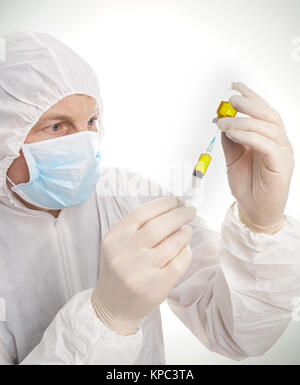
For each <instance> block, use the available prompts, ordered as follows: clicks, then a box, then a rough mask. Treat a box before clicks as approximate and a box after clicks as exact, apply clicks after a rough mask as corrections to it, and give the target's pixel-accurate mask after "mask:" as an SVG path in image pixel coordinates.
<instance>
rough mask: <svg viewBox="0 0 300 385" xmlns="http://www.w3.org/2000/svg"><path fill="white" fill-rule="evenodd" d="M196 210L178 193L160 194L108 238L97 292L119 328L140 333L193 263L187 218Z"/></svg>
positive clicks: (104, 313)
mask: <svg viewBox="0 0 300 385" xmlns="http://www.w3.org/2000/svg"><path fill="white" fill-rule="evenodd" d="M179 206H180V207H179ZM195 214H196V210H195V209H194V208H192V207H182V206H181V203H180V201H179V200H178V199H177V198H173V197H172V198H160V199H157V200H154V201H151V202H149V203H147V204H145V205H143V206H140V207H139V208H137V209H136V210H135V211H133V212H132V213H131V214H130V215H128V216H127V217H125V218H124V219H123V220H122V221H121V222H119V223H118V224H117V225H116V226H115V227H113V228H112V229H111V230H110V232H109V233H108V234H107V235H106V237H105V238H104V240H103V243H102V252H101V264H100V274H99V280H98V284H97V286H96V288H95V290H94V292H93V294H92V297H91V298H92V303H93V306H94V309H95V311H96V313H97V315H98V317H99V318H100V319H101V321H102V322H103V323H104V324H105V325H106V326H107V327H109V328H110V329H111V330H113V331H114V332H115V333H116V334H119V335H129V334H134V333H136V331H137V330H138V328H139V326H140V324H141V322H142V320H143V319H144V317H146V316H147V315H148V314H150V313H152V312H153V311H154V310H155V309H156V307H157V306H159V305H160V304H161V303H162V302H163V301H164V300H165V299H166V298H167V296H168V294H169V292H170V291H171V290H172V288H173V287H174V286H175V285H176V282H177V281H178V280H179V279H180V278H181V277H182V275H183V274H184V272H185V271H186V269H187V268H188V266H189V264H190V262H191V257H192V252H191V249H190V247H189V245H188V242H189V241H190V239H191V237H192V229H191V227H190V226H187V223H189V222H191V221H192V220H193V219H194V217H195Z"/></svg>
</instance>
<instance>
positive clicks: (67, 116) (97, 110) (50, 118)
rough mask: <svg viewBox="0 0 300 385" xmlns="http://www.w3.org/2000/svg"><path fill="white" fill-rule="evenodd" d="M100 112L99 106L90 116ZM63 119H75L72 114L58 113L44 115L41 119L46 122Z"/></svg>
mask: <svg viewBox="0 0 300 385" xmlns="http://www.w3.org/2000/svg"><path fill="white" fill-rule="evenodd" d="M98 113H99V108H98V107H97V108H96V109H95V111H94V112H93V113H92V114H91V115H90V116H93V115H96V114H98ZM63 119H70V120H73V117H72V116H70V115H65V114H58V115H50V116H45V117H42V118H41V119H40V120H41V121H43V122H46V121H52V120H63Z"/></svg>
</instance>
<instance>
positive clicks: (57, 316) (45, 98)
mask: <svg viewBox="0 0 300 385" xmlns="http://www.w3.org/2000/svg"><path fill="white" fill-rule="evenodd" d="M4 38H5V40H6V47H7V52H6V59H7V60H6V62H4V63H0V185H1V188H0V362H1V363H3V364H5V363H7V364H18V363H21V364H96V363H98V364H161V363H164V345H163V336H162V328H161V318H160V312H159V309H157V310H156V311H155V312H154V313H152V314H151V315H150V316H148V317H146V318H145V320H144V322H143V324H142V327H141V328H140V329H139V331H138V332H137V333H136V334H135V335H131V336H118V335H116V334H114V333H113V332H112V331H110V330H109V329H107V328H106V327H105V326H104V325H103V324H102V323H101V321H100V320H99V319H98V318H97V316H96V314H95V312H94V310H93V307H92V305H91V301H90V295H91V292H92V289H93V287H95V285H96V282H97V279H98V275H99V262H100V258H101V255H100V250H101V239H102V238H103V237H104V236H105V234H106V233H107V232H108V231H109V230H110V228H111V227H112V226H113V225H114V224H116V223H117V222H118V221H119V220H120V219H122V218H123V217H124V216H126V215H128V214H129V213H130V212H131V211H132V210H133V209H134V208H136V207H138V206H139V205H141V204H143V203H145V202H146V201H148V200H150V199H154V198H153V197H150V196H133V195H132V196H130V194H128V191H127V187H126V184H127V180H126V174H125V173H123V172H121V171H120V170H118V169H114V170H113V171H114V173H115V176H116V178H117V179H118V189H119V194H118V195H117V196H116V195H115V194H114V184H115V182H116V178H113V179H114V181H113V180H112V181H111V184H110V182H109V181H107V178H105V177H103V178H102V179H100V181H99V183H98V185H97V188H96V190H95V191H94V193H93V194H92V195H91V196H90V198H89V200H88V201H87V202H86V203H85V204H83V205H82V206H78V207H74V208H70V209H64V210H62V211H61V213H60V215H59V217H58V218H57V219H55V218H54V217H52V216H51V215H50V214H48V213H45V212H40V211H34V210H30V209H28V208H27V207H25V206H24V205H23V204H22V203H21V202H19V201H18V200H17V199H16V198H15V197H14V195H13V194H12V193H11V191H10V190H9V188H8V187H7V186H6V183H5V175H6V171H7V168H8V167H9V165H10V164H11V162H12V161H13V159H15V158H16V157H18V156H19V150H20V145H21V144H22V143H23V142H24V140H25V137H26V135H27V134H28V132H29V130H30V129H31V128H32V127H33V125H34V124H35V123H36V122H37V121H38V120H39V118H40V116H41V115H42V114H43V113H44V112H45V111H46V110H48V109H49V108H50V107H52V106H53V105H54V104H55V103H57V102H58V101H59V100H61V99H62V98H64V97H65V96H67V95H71V94H77V93H82V94H87V95H90V96H93V97H95V98H96V99H97V101H98V103H99V107H100V111H102V109H101V106H102V104H101V100H100V96H99V90H98V83H97V79H96V76H95V75H94V73H93V72H92V70H91V69H90V67H89V66H88V65H87V64H86V63H85V62H84V61H83V60H82V59H81V58H79V57H78V56H77V55H76V54H75V53H74V52H73V51H71V50H70V49H69V48H68V47H66V46H65V45H63V44H62V43H61V42H59V41H57V40H56V39H54V38H53V37H50V36H48V35H46V34H42V33H32V32H28V31H23V32H16V33H11V34H8V35H6V36H4ZM101 117H102V116H100V121H101V120H102V119H101ZM103 173H106V170H104V171H103ZM129 179H130V181H133V183H134V184H138V183H139V182H141V183H144V184H145V183H149V184H150V183H151V182H148V181H145V180H143V179H142V178H141V177H139V176H137V175H134V174H130V176H129ZM120 190H122V191H120ZM152 191H154V190H152ZM160 194H161V195H163V194H164V192H163V191H161V192H160ZM192 227H193V230H194V234H193V238H192V241H191V247H192V250H193V260H192V263H191V265H190V267H189V268H188V270H187V272H186V273H185V274H184V276H183V277H182V278H181V280H180V281H179V282H178V283H177V285H176V287H175V288H174V289H173V290H172V291H171V293H170V295H169V298H168V303H169V305H170V307H171V309H172V310H173V312H174V313H175V314H176V315H177V316H178V317H179V318H180V319H181V320H182V322H184V323H185V324H186V326H187V327H188V328H189V329H190V330H191V331H192V332H193V333H194V335H195V336H196V337H197V338H198V339H199V340H200V341H201V342H202V343H203V344H204V345H205V346H207V347H208V348H209V349H211V350H213V351H215V352H218V353H220V354H223V355H226V356H228V357H232V358H234V359H243V358H246V357H248V356H255V355H261V354H263V353H264V352H265V351H266V350H267V349H269V348H270V347H271V346H272V345H273V344H274V343H275V342H276V340H277V339H278V338H279V337H280V335H281V334H282V333H283V331H284V330H285V329H286V327H287V325H288V324H289V322H290V320H291V315H292V310H293V309H292V308H293V306H292V300H293V299H294V298H295V297H299V296H300V254H299V251H300V226H299V225H298V223H297V222H296V221H294V220H293V219H291V218H286V224H285V227H284V228H283V229H282V230H281V231H280V232H278V233H276V234H275V235H264V234H253V233H251V231H250V230H249V229H247V228H246V227H245V226H244V225H243V224H241V223H240V221H239V219H238V217H237V216H236V215H235V213H234V212H233V210H232V208H229V210H228V212H227V215H226V218H225V221H224V224H223V228H222V234H221V235H219V234H217V233H215V232H214V231H211V230H209V229H208V228H207V226H206V225H205V223H204V222H203V221H202V220H200V219H199V218H197V219H196V220H195V221H194V222H193V224H192ZM174 338H175V336H174Z"/></svg>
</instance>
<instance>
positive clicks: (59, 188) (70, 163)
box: [7, 131, 100, 209]
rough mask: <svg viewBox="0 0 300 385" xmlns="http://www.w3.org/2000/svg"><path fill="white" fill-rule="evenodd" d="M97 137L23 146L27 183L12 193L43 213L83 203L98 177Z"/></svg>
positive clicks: (87, 133) (90, 135)
mask: <svg viewBox="0 0 300 385" xmlns="http://www.w3.org/2000/svg"><path fill="white" fill-rule="evenodd" d="M98 144H99V134H98V133H96V132H92V131H84V132H80V133H77V134H72V135H66V136H62V137H59V138H55V139H50V140H45V141H42V142H37V143H30V144H23V145H22V150H23V154H24V157H25V160H26V162H27V165H28V169H29V174H30V179H29V182H28V183H20V184H18V185H15V184H14V183H13V182H12V181H11V180H10V179H9V178H8V177H7V178H8V180H9V181H10V182H11V183H12V184H13V185H14V187H12V191H14V192H15V193H16V194H18V195H19V196H20V197H21V198H22V199H24V200H25V201H26V202H28V203H30V204H32V205H34V206H37V207H41V208H45V209H63V208H67V207H73V206H79V205H81V204H83V203H84V202H86V201H87V200H88V198H89V196H90V195H91V193H92V192H93V191H94V189H95V187H96V184H97V182H98V180H99V177H100V167H99V163H100V154H99V148H98Z"/></svg>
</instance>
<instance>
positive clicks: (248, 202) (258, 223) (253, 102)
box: [218, 83, 294, 234]
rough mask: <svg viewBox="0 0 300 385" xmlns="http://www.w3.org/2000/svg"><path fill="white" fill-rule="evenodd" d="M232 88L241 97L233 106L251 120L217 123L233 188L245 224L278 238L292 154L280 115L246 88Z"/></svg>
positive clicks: (287, 189)
mask: <svg viewBox="0 0 300 385" xmlns="http://www.w3.org/2000/svg"><path fill="white" fill-rule="evenodd" d="M232 88H233V89H235V90H237V91H239V92H240V93H241V94H242V95H235V96H232V97H231V98H230V104H231V105H232V107H234V108H235V109H236V110H237V111H238V112H241V113H243V114H246V115H248V116H249V118H247V117H243V118H242V117H240V118H239V117H237V118H223V119H220V120H219V121H218V126H219V128H220V129H221V131H223V134H222V145H223V149H224V153H225V158H226V163H227V173H228V181H229V185H230V188H231V192H232V194H233V196H234V197H235V198H236V200H237V203H238V211H239V216H240V219H241V220H242V222H244V223H245V224H246V225H247V226H248V227H249V228H250V229H251V230H253V231H254V232H263V233H269V234H273V233H275V232H277V231H279V230H280V229H281V228H282V227H283V221H284V209H285V206H286V202H287V198H288V192H289V186H290V180H291V176H292V173H293V169H294V157H293V149H292V146H291V143H290V141H289V140H288V137H287V134H286V131H285V128H284V124H283V122H282V120H281V117H280V115H279V114H278V112H277V111H275V110H273V109H272V108H271V107H270V106H269V105H268V103H267V102H266V101H265V100H263V99H262V98H261V97H260V96H258V95H257V94H256V93H255V92H254V91H252V90H250V89H249V88H248V87H247V86H245V85H244V84H242V83H233V84H232Z"/></svg>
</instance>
